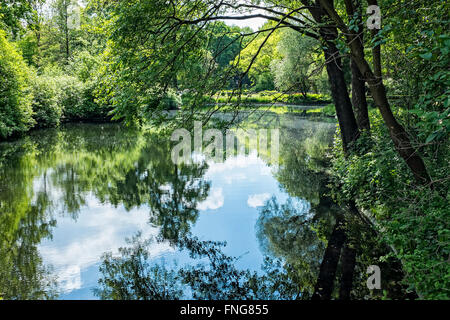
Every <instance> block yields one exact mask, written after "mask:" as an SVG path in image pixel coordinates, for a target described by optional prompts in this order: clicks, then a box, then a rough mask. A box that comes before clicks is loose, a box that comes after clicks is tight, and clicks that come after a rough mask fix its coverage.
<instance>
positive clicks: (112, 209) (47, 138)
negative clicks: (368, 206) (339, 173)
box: [0, 115, 337, 299]
mask: <svg viewBox="0 0 450 320" xmlns="http://www.w3.org/2000/svg"><path fill="white" fill-rule="evenodd" d="M268 124H269V125H270V127H272V128H278V129H280V151H279V155H280V163H279V165H278V166H275V165H272V164H271V163H270V162H269V161H268V160H266V159H267V158H268V157H267V156H266V155H264V154H258V152H257V150H254V149H251V150H248V151H247V153H245V154H239V155H235V156H231V157H228V158H227V159H226V160H225V161H223V162H222V163H220V162H219V163H217V162H213V161H199V160H197V161H195V162H194V163H193V164H190V165H182V166H176V165H175V164H173V162H172V161H171V158H170V150H171V147H172V146H173V144H171V142H170V139H169V138H168V137H165V136H161V135H159V134H157V133H152V132H141V131H137V130H133V129H129V128H124V127H123V126H121V125H118V124H107V125H105V124H101V125H99V124H71V125H66V126H63V127H62V128H60V129H50V130H41V131H36V132H33V133H32V134H30V136H27V137H25V138H23V139H21V140H19V141H15V142H9V143H2V144H0V236H1V238H0V243H1V249H0V253H1V255H0V269H1V271H0V275H1V280H0V295H2V296H4V297H5V298H8V299H11V298H21V299H30V298H39V299H40V298H59V299H96V298H98V295H97V296H96V295H94V291H93V289H95V288H96V287H98V286H99V284H98V280H99V279H100V278H101V277H102V276H103V277H105V274H108V272H110V271H111V270H108V269H107V268H106V269H105V268H100V267H101V266H102V262H103V261H104V254H105V253H107V252H110V253H111V254H112V257H116V258H117V257H119V258H120V257H122V258H123V261H125V260H126V259H127V257H128V258H129V255H127V253H126V252H124V251H123V250H121V251H119V248H123V247H132V246H133V245H136V243H139V241H144V240H149V239H152V240H151V241H148V243H146V250H147V251H146V254H148V259H147V260H148V265H149V267H151V266H152V264H158V265H162V266H166V267H167V268H171V269H173V270H178V269H180V268H187V269H189V268H191V269H189V270H191V271H192V270H193V269H192V268H194V269H195V266H196V265H197V264H198V263H204V264H205V265H206V266H207V265H208V259H207V257H206V255H203V256H201V255H197V256H196V255H195V254H192V252H193V249H192V243H191V247H190V246H189V245H186V246H184V245H183V241H185V242H186V241H187V240H186V239H187V238H184V237H186V236H187V235H188V237H189V239H195V241H197V242H198V243H200V242H201V243H203V245H206V244H207V243H209V242H207V241H225V242H226V246H220V252H221V254H222V256H220V257H222V258H224V257H225V256H226V257H235V258H236V259H234V258H233V260H226V259H225V258H224V259H225V260H226V261H227V262H226V263H228V264H232V265H233V268H234V269H235V270H241V271H242V270H244V271H245V272H247V271H248V272H255V273H256V274H257V275H258V276H261V277H264V276H266V277H265V278H262V279H264V281H266V280H267V281H268V283H269V282H270V281H272V282H273V281H275V280H276V281H281V280H280V279H281V278H277V277H284V276H286V274H288V273H289V272H288V271H286V270H290V272H291V275H292V268H294V269H295V272H296V274H297V276H296V277H292V276H288V277H287V278H286V277H284V278H283V279H284V280H283V281H288V282H289V281H291V282H292V281H294V280H293V279H297V280H295V281H299V282H301V286H302V287H303V288H306V289H305V290H307V289H308V288H309V290H312V288H313V286H314V281H315V276H316V275H317V272H318V266H319V265H320V259H321V257H322V255H323V251H324V248H325V239H324V234H326V233H327V232H328V231H326V230H329V226H330V225H332V223H333V218H332V217H333V210H337V209H336V208H334V207H333V206H331V205H330V203H329V201H328V200H327V199H325V198H324V197H323V193H324V175H323V173H321V171H322V170H323V167H324V165H325V164H326V162H327V160H326V157H325V151H326V149H327V147H328V146H329V145H330V144H331V142H332V137H333V134H334V131H335V124H334V123H325V122H312V121H308V120H305V119H300V118H298V117H295V116H277V115H267V116H266V117H264V118H263V119H259V120H258V121H257V122H256V123H252V124H251V126H252V128H262V127H267V125H268ZM249 126H250V125H249ZM197 158H198V157H197ZM200 158H201V157H200ZM138 233H139V234H140V237H136V235H137V234H138ZM133 237H134V238H133ZM127 239H131V240H129V241H128V242H127ZM143 239H144V240H143ZM133 242H134V244H133ZM182 247H183V248H182ZM197 249H198V247H197ZM205 257H206V258H205ZM267 259H274V260H271V261H272V262H271V263H272V266H274V265H276V263H275V262H274V261H277V263H281V267H280V268H279V271H276V270H275V271H274V270H272V273H270V271H269V270H268V268H267V267H264V263H265V261H266V260H267ZM216 262H217V261H216ZM226 263H225V264H224V265H226ZM286 264H289V266H290V267H289V268H290V269H289V268H287V267H284V268H283V265H284V266H286ZM212 268H220V264H219V267H218V264H217V263H216V264H213V267H212ZM202 270H203V269H202ZM205 270H209V271H210V272H211V268H210V269H207V268H206V269H205ZM228 271H229V270H228ZM226 272H227V271H223V274H226ZM109 275H111V273H109ZM124 277H125V278H126V277H127V275H124ZM200 278H201V277H200ZM205 279H206V278H205ZM274 279H275V280H274ZM286 279H287V280H286ZM196 281H201V280H199V279H198V278H197V280H196ZM205 281H206V280H205ZM185 282H186V281H185ZM185 284H186V283H185ZM221 285H223V284H221ZM293 285H294V284H293ZM186 286H187V284H186ZM219 287H220V286H219ZM192 290H193V289H189V290H185V291H184V297H192V292H191V291H192ZM294 291H295V290H294ZM212 297H214V295H213V296H212ZM292 297H293V298H294V296H292ZM280 298H283V297H281V296H280ZM285 298H286V297H285ZM287 298H289V296H288V297H287Z"/></svg>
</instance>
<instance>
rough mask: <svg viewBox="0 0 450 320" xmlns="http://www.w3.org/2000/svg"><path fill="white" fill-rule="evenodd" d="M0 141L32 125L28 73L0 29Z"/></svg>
mask: <svg viewBox="0 0 450 320" xmlns="http://www.w3.org/2000/svg"><path fill="white" fill-rule="evenodd" d="M0 79H2V81H1V83H0V138H2V139H4V138H7V137H9V136H11V135H13V134H20V133H23V132H25V131H27V130H28V129H29V128H30V127H31V126H32V125H33V119H32V114H33V110H32V109H31V99H32V95H31V93H30V83H29V80H30V79H29V71H28V68H27V65H26V64H25V62H24V60H23V58H22V56H21V55H20V54H19V53H18V52H17V50H16V48H15V46H14V45H13V44H11V43H10V42H9V41H8V40H7V39H6V33H5V32H4V31H2V30H0Z"/></svg>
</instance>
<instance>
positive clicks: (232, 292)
mask: <svg viewBox="0 0 450 320" xmlns="http://www.w3.org/2000/svg"><path fill="white" fill-rule="evenodd" d="M324 136H325V135H317V137H319V138H320V139H323V140H325V138H323V137H324ZM287 140H288V141H296V140H295V139H292V138H289V137H288V138H287ZM307 141H308V143H315V141H309V140H307ZM328 141H329V140H328ZM301 142H304V141H301ZM327 143H328V142H327ZM281 145H284V146H287V147H290V148H296V152H290V151H292V149H287V148H284V149H282V164H283V165H282V167H281V169H280V172H279V177H282V178H280V180H281V181H283V182H280V183H281V185H282V187H283V188H284V189H287V190H289V191H290V192H292V193H293V194H295V196H299V197H301V198H302V199H307V200H295V199H294V200H289V201H287V202H286V203H285V204H281V205H280V204H279V203H278V202H277V201H276V199H271V200H270V201H268V202H267V203H266V205H265V206H264V207H263V208H262V210H261V211H260V217H259V219H258V222H257V226H256V228H257V235H258V238H259V240H260V244H261V246H262V248H263V251H264V252H265V254H266V257H265V263H264V264H263V266H262V269H263V274H260V273H257V272H253V271H250V270H242V269H238V268H237V267H236V262H237V261H238V260H239V258H236V257H230V256H227V255H226V254H224V253H223V252H222V247H223V246H224V244H223V243H216V242H209V241H199V240H198V239H197V238H195V237H192V236H190V235H187V236H185V237H181V238H178V240H177V241H175V242H174V243H173V244H175V245H176V246H177V247H178V249H180V250H183V249H184V250H187V252H189V255H190V257H191V258H192V259H194V261H196V260H199V261H200V262H198V263H196V264H187V265H185V266H182V267H178V268H170V267H168V266H167V265H164V264H156V263H152V262H151V258H152V257H150V256H149V253H148V252H149V251H148V246H150V245H151V243H152V240H150V241H149V240H142V239H140V238H139V237H136V238H133V239H132V240H131V241H130V247H128V248H122V249H121V250H120V256H118V257H113V256H112V255H111V254H106V255H105V257H104V261H103V264H102V266H101V268H100V270H101V273H102V278H101V280H100V282H99V284H100V287H99V288H98V289H97V290H96V294H97V295H98V296H99V297H101V298H103V299H174V298H176V299H178V298H185V297H186V296H189V295H190V297H192V298H195V299H307V298H310V297H311V296H312V294H313V292H314V285H315V282H316V279H317V274H318V270H319V266H320V262H321V259H322V256H323V252H324V250H325V247H326V240H325V236H326V235H327V234H329V233H330V229H331V227H332V224H333V219H332V218H331V219H330V211H331V210H325V209H323V210H320V208H321V207H328V209H329V203H327V202H323V201H321V192H322V191H321V190H322V189H321V188H322V185H321V184H320V183H319V184H317V183H308V182H307V181H308V180H306V183H305V184H301V185H299V181H300V182H301V181H302V179H310V181H317V180H315V178H317V176H318V175H319V172H318V170H312V169H311V168H310V167H308V166H313V167H314V169H316V168H317V167H318V163H319V161H318V159H315V158H313V157H312V156H311V154H310V155H309V156H308V154H307V151H305V148H304V145H301V143H300V144H299V143H296V144H293V143H292V142H291V143H290V144H283V143H281ZM311 150H313V151H314V152H315V151H316V149H314V148H313V149H311V148H310V149H309V151H310V152H311ZM283 151H284V152H283ZM311 153H313V152H311ZM299 155H301V156H299ZM313 155H315V154H314V153H313ZM315 160H317V161H315ZM290 172H292V173H293V174H290ZM308 175H309V176H308ZM318 181H319V182H321V180H318ZM302 195H303V197H302ZM309 201H311V203H313V204H314V208H313V210H311V207H310V205H309ZM171 210H173V209H171ZM173 217H174V216H172V215H169V216H167V218H168V219H172V218H173ZM330 220H331V221H330ZM169 225H171V224H169ZM166 288H173V290H172V291H167V289H166Z"/></svg>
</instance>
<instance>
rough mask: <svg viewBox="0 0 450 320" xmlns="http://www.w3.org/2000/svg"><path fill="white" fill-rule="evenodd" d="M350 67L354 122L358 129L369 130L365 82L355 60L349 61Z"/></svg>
mask: <svg viewBox="0 0 450 320" xmlns="http://www.w3.org/2000/svg"><path fill="white" fill-rule="evenodd" d="M351 68H352V105H353V110H354V111H355V117H356V123H357V124H358V128H359V130H361V131H363V130H370V121H369V110H368V108H367V99H366V82H365V81H364V79H363V77H362V74H361V72H359V69H358V66H357V65H356V63H355V61H353V59H352V61H351Z"/></svg>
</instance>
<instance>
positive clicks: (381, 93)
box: [350, 42, 431, 184]
mask: <svg viewBox="0 0 450 320" xmlns="http://www.w3.org/2000/svg"><path fill="white" fill-rule="evenodd" d="M350 47H351V49H352V57H353V59H354V61H355V63H356V64H357V65H358V68H359V71H360V72H361V74H362V75H363V77H364V78H365V79H366V81H367V83H368V84H369V88H370V92H371V93H372V97H373V100H374V102H375V105H376V106H377V107H378V109H379V110H380V113H381V116H382V117H383V120H384V122H385V124H386V126H387V128H388V130H389V135H390V136H391V139H392V141H393V142H394V145H395V148H396V150H397V152H398V153H399V154H400V156H401V157H402V158H403V159H404V160H405V162H406V164H407V165H408V167H409V168H410V169H411V171H412V173H413V175H414V177H415V179H416V181H417V182H418V183H419V184H428V183H430V181H431V178H430V176H429V175H428V172H427V169H426V167H425V163H424V162H423V160H422V158H421V157H420V156H419V155H418V154H417V151H416V149H415V148H414V147H413V145H412V143H411V140H410V138H409V136H408V133H407V132H406V130H405V129H404V128H403V126H402V125H401V124H400V123H399V122H398V121H397V120H396V119H395V116H394V114H393V113H392V110H391V106H390V105H389V101H388V99H387V94H386V88H385V86H384V84H383V80H382V79H381V78H379V77H377V76H376V75H375V74H374V73H373V72H372V70H371V68H370V66H369V64H368V63H367V61H366V59H365V58H364V56H363V52H362V50H360V49H359V48H358V46H357V45H355V44H354V43H353V42H351V43H350Z"/></svg>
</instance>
